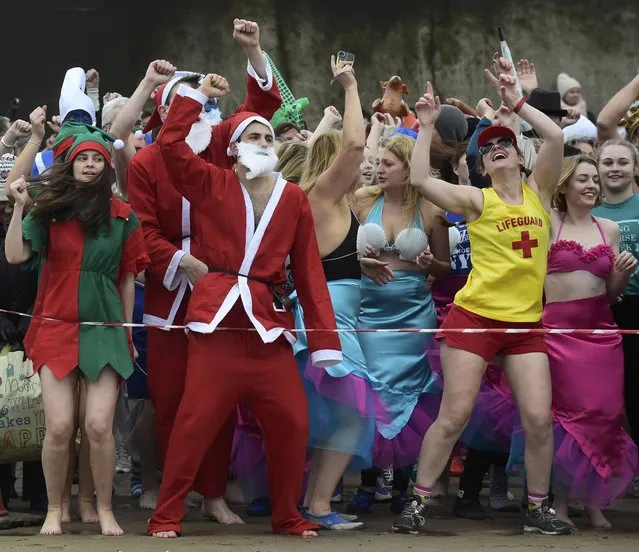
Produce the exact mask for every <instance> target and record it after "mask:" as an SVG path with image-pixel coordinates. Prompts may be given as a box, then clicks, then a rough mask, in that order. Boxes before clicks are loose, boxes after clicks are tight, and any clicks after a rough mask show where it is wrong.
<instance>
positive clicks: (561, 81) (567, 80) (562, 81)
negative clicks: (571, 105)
mask: <svg viewBox="0 0 639 552" xmlns="http://www.w3.org/2000/svg"><path fill="white" fill-rule="evenodd" d="M572 88H579V89H581V83H580V82H579V81H578V80H577V79H575V78H573V77H571V76H570V75H569V74H568V73H559V75H557V91H558V92H559V95H560V96H561V99H562V100H563V99H564V96H565V95H566V92H568V90H570V89H572Z"/></svg>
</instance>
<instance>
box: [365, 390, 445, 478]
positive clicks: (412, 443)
mask: <svg viewBox="0 0 639 552" xmlns="http://www.w3.org/2000/svg"><path fill="white" fill-rule="evenodd" d="M441 401H442V396H441V394H439V393H438V394H432V393H425V394H423V395H422V396H421V397H420V398H419V400H418V401H417V405H416V406H415V408H414V410H413V412H412V414H411V416H410V418H409V420H408V423H407V424H406V425H405V426H404V427H403V428H402V429H401V431H400V432H399V433H398V434H397V435H396V436H395V437H394V438H393V439H385V438H384V437H383V436H382V435H381V434H380V433H379V432H376V434H375V444H374V446H373V465H374V466H377V467H386V466H393V467H394V468H396V469H402V468H406V467H408V466H412V465H413V464H415V462H416V461H417V458H419V452H420V450H421V447H422V440H423V439H424V435H425V434H426V431H428V428H429V427H430V426H431V425H432V424H433V422H434V421H435V420H436V419H437V415H438V414H439V406H440V404H441Z"/></svg>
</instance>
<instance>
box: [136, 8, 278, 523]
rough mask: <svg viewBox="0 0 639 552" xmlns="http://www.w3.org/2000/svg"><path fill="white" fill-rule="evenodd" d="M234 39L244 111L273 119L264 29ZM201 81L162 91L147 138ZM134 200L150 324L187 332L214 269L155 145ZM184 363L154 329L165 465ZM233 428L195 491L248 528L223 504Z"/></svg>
mask: <svg viewBox="0 0 639 552" xmlns="http://www.w3.org/2000/svg"><path fill="white" fill-rule="evenodd" d="M233 37H234V38H235V40H236V41H237V42H238V43H239V44H240V45H241V46H242V47H243V48H244V50H245V52H246V54H247V57H248V74H249V76H248V83H247V100H246V103H245V104H243V105H242V106H240V107H239V108H238V111H246V110H251V111H257V112H259V113H260V114H261V115H262V116H264V117H267V118H270V117H271V116H272V115H273V113H274V112H275V111H276V110H277V109H278V108H279V107H280V105H281V98H280V95H279V92H278V90H277V86H276V85H275V83H274V80H273V74H272V71H271V68H270V65H269V64H268V62H267V60H266V58H265V57H264V55H263V53H262V50H261V49H260V43H259V27H258V26H257V24H256V23H253V22H250V21H245V20H242V19H236V20H235V21H234V29H233ZM201 78H202V75H198V74H190V75H186V76H185V75H184V74H176V75H175V76H174V77H173V78H171V80H169V81H168V82H167V83H166V84H164V85H162V86H160V87H159V88H158V89H157V90H156V91H155V95H154V97H153V99H154V101H155V103H156V105H157V106H158V107H157V110H156V112H155V113H154V115H153V117H152V118H151V120H150V121H149V125H148V126H147V129H145V131H147V130H148V129H149V128H152V127H155V126H156V125H161V124H162V121H163V120H165V119H166V117H167V115H168V113H169V111H170V110H171V109H172V106H173V99H174V98H175V93H176V90H177V87H178V84H180V83H181V82H182V81H184V83H183V84H185V85H186V84H188V85H189V86H197V83H198V81H199V80H200V79H201ZM185 79H186V80H185ZM209 107H211V103H209ZM191 123H192V125H191V127H190V128H189V143H190V144H191V145H192V147H193V151H194V152H195V153H198V154H200V155H201V156H202V158H204V159H207V160H208V161H216V162H218V163H220V164H222V165H226V166H230V160H229V159H228V157H227V156H226V154H225V150H226V146H227V145H228V140H227V139H226V137H225V136H222V135H220V133H219V132H218V126H212V123H211V120H210V118H209V117H208V116H207V111H206V110H205V111H203V112H202V114H201V115H200V117H199V118H194V119H193V121H191ZM220 144H222V145H220ZM128 195H129V201H130V203H131V205H132V207H133V209H134V210H135V212H136V214H137V215H138V217H139V218H140V221H141V223H142V228H143V230H144V234H145V241H146V245H147V248H148V251H149V256H150V257H151V265H150V267H149V269H148V270H147V272H146V285H145V295H144V308H145V314H144V322H145V323H149V324H156V325H159V326H165V325H172V324H175V325H182V324H183V321H184V315H185V313H186V308H187V305H188V301H189V296H190V288H191V287H192V285H193V284H194V283H195V282H196V281H197V280H198V279H199V278H200V277H201V276H202V275H203V274H205V273H206V272H207V270H208V269H207V266H206V265H205V264H204V263H203V262H202V261H201V260H200V257H201V256H200V254H199V250H198V244H197V239H196V236H195V228H196V224H195V221H194V218H195V216H196V213H195V209H192V208H191V203H190V202H189V201H188V200H187V199H186V198H184V197H182V195H181V194H180V193H179V192H178V191H177V190H176V189H175V188H174V186H173V183H172V181H171V177H170V176H169V174H168V173H167V171H166V168H165V167H164V163H163V161H162V157H161V155H160V150H159V148H158V146H157V144H151V145H149V146H146V147H144V148H142V149H141V150H140V151H139V152H138V153H137V154H136V155H135V156H134V157H133V159H132V160H131V162H130V164H129V169H128ZM186 359H187V338H186V335H185V334H184V332H183V331H164V330H162V329H155V328H150V329H149V331H148V357H147V369H148V388H149V395H150V397H151V401H152V403H153V406H154V409H155V418H156V433H157V440H158V449H159V452H160V458H161V460H162V461H163V462H164V460H165V457H166V451H167V448H168V442H169V437H170V435H171V430H172V428H173V423H174V421H175V416H176V412H177V409H178V406H179V404H180V400H181V398H182V393H183V391H184V377H185V372H186ZM234 425H235V418H234V416H232V415H231V416H229V418H228V421H227V423H226V424H225V425H224V427H223V429H222V430H220V432H219V435H218V440H217V441H216V442H215V443H212V445H211V448H210V451H209V453H208V454H207V456H206V458H205V459H204V461H203V463H202V470H201V471H200V473H199V475H198V477H197V478H196V479H195V481H194V486H193V488H194V489H195V490H196V491H197V492H199V493H200V494H202V495H203V496H204V497H205V500H204V502H203V505H202V512H203V514H204V515H205V516H206V517H210V518H214V519H216V520H218V521H220V522H222V523H241V522H242V521H241V519H240V518H239V517H238V516H236V515H235V514H233V512H231V511H230V510H229V508H228V507H227V505H226V503H225V501H224V498H223V496H224V494H225V492H226V483H227V478H228V471H229V462H230V451H231V446H232V441H233V430H234Z"/></svg>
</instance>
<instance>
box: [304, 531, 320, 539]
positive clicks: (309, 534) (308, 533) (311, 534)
mask: <svg viewBox="0 0 639 552" xmlns="http://www.w3.org/2000/svg"><path fill="white" fill-rule="evenodd" d="M313 537H317V531H304V532H303V533H302V538H303V539H312V538H313Z"/></svg>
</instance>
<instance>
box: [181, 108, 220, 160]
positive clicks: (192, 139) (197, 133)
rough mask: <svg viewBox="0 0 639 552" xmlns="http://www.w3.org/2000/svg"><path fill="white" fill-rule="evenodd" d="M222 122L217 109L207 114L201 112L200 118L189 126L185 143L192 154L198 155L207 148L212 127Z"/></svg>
mask: <svg viewBox="0 0 639 552" xmlns="http://www.w3.org/2000/svg"><path fill="white" fill-rule="evenodd" d="M221 122H222V117H221V115H220V110H219V109H212V110H211V111H209V112H208V113H206V112H202V114H201V115H200V118H199V119H198V120H197V121H195V122H194V123H193V124H192V125H191V130H190V131H189V135H188V136H187V137H186V143H187V144H188V145H189V147H190V148H191V150H193V153H200V152H202V151H204V150H205V149H206V148H208V147H209V144H210V143H211V136H212V134H213V127H214V126H215V125H218V124H220V123H221Z"/></svg>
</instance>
